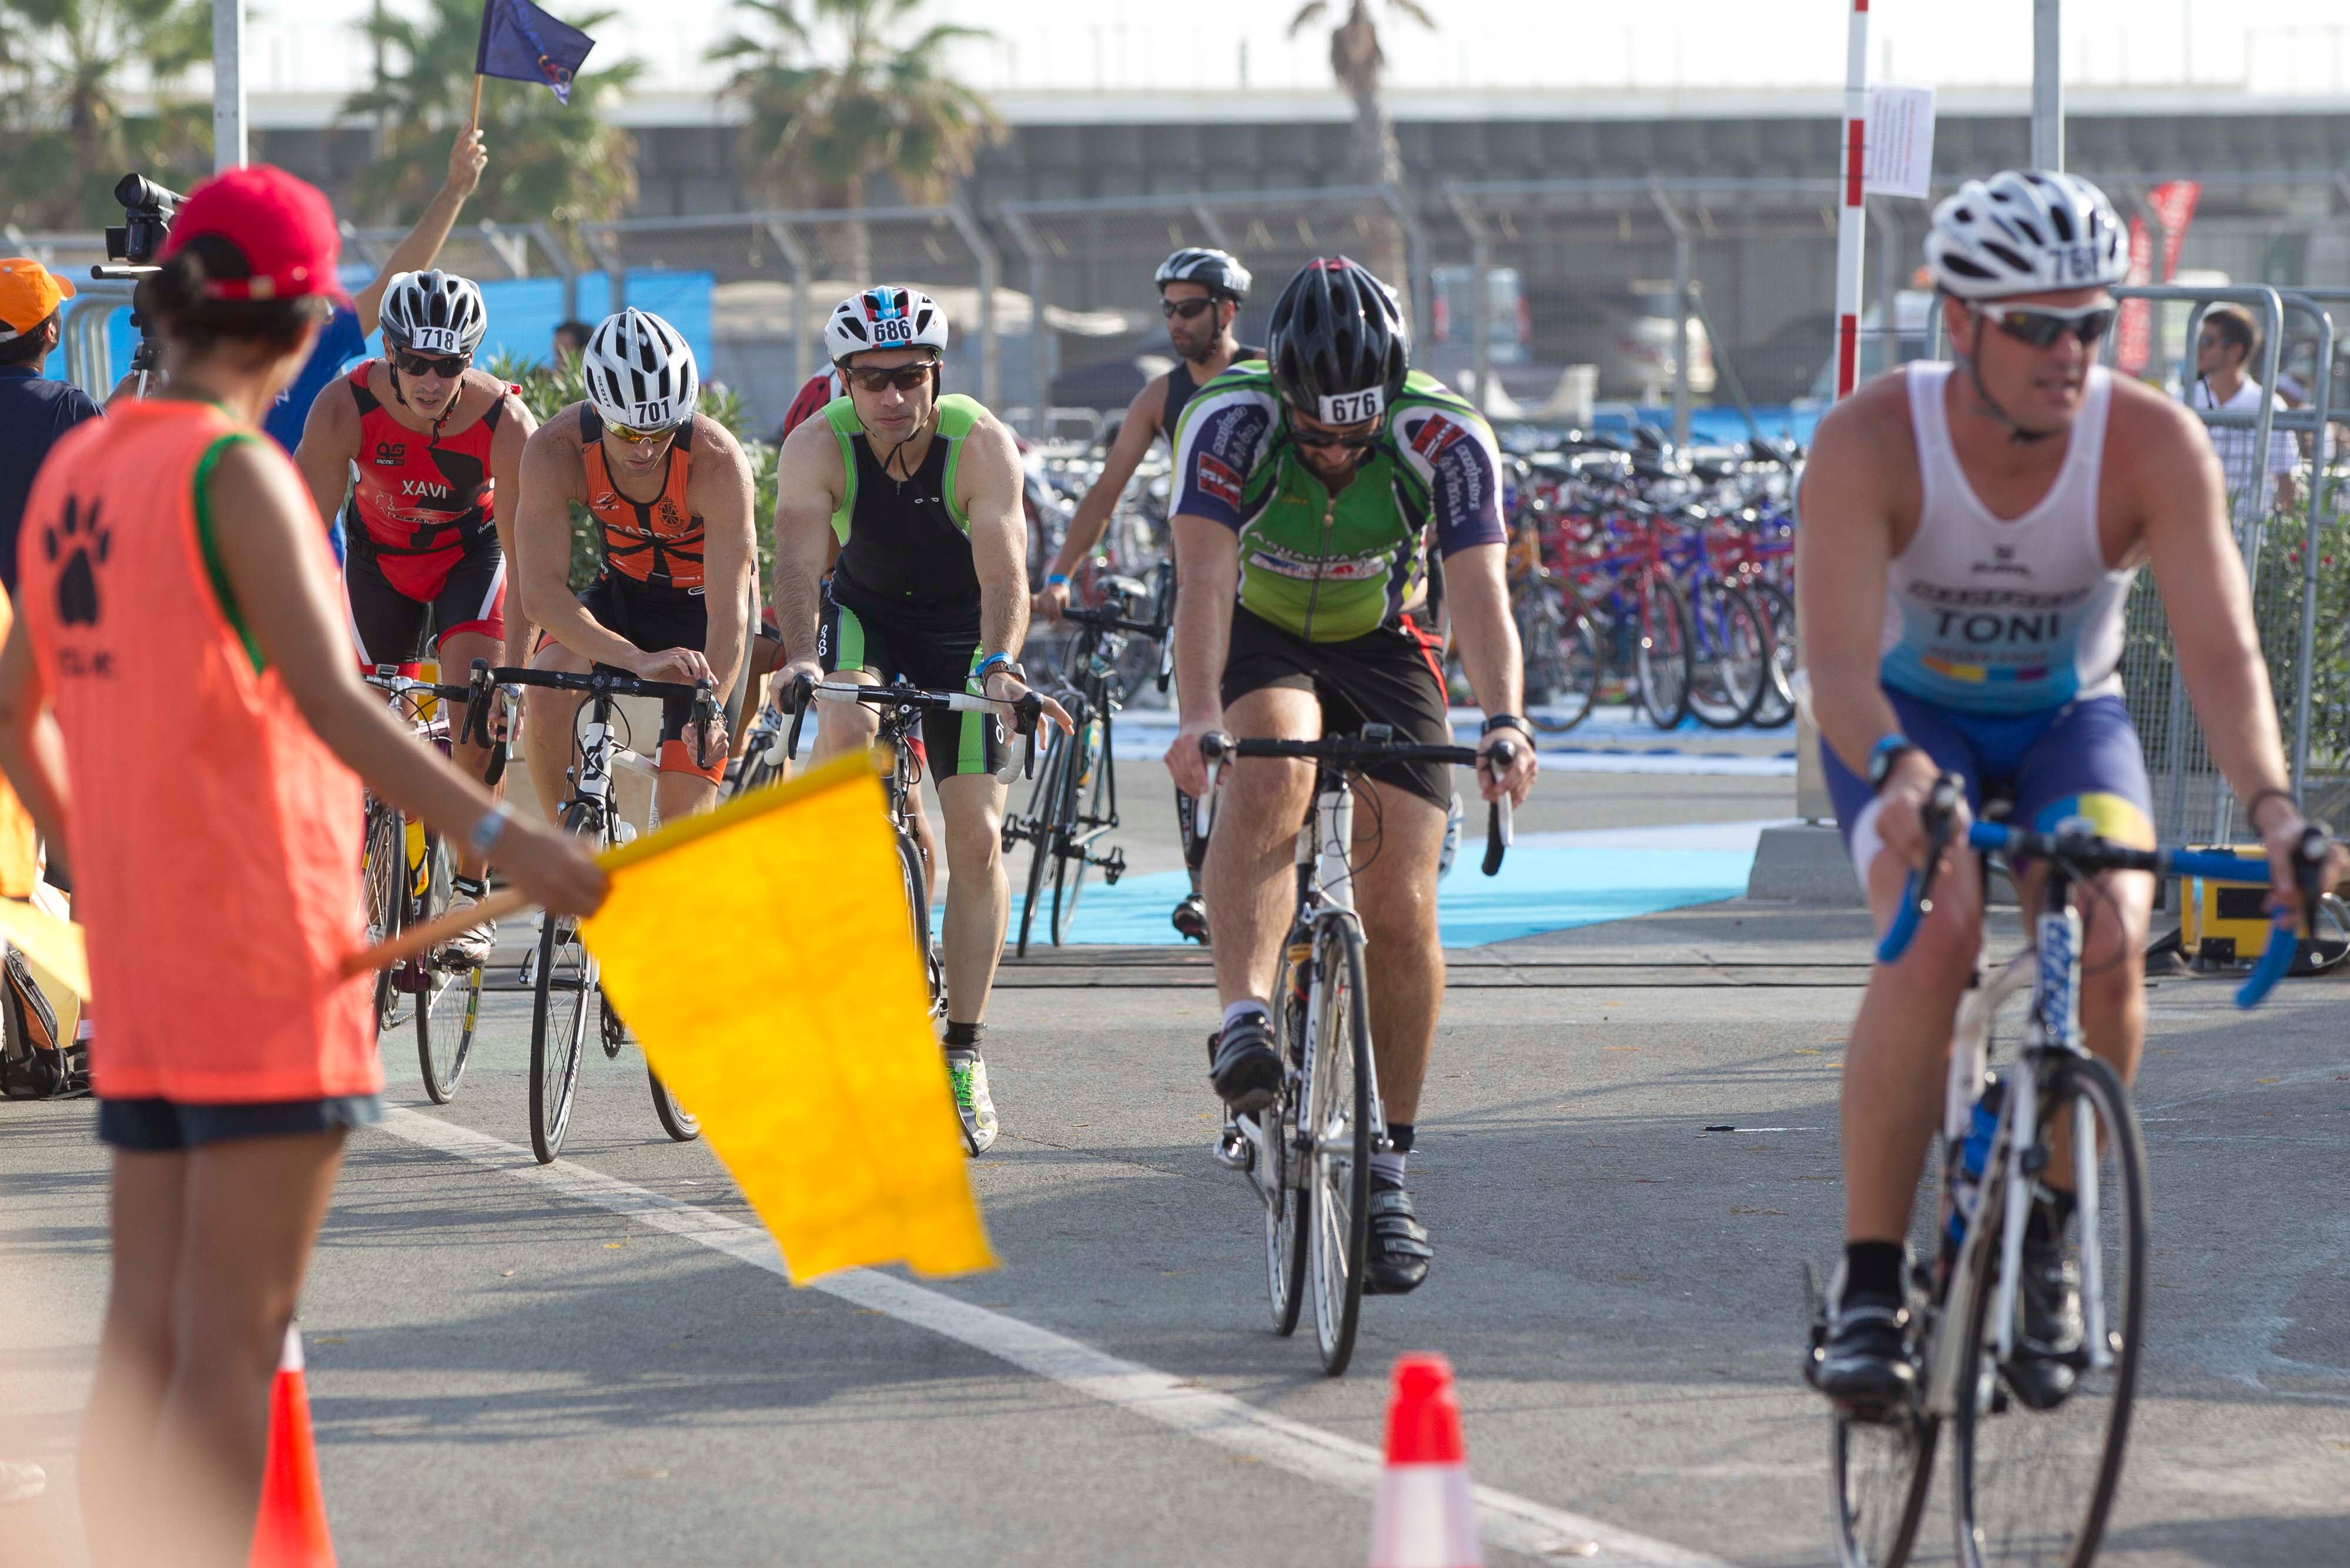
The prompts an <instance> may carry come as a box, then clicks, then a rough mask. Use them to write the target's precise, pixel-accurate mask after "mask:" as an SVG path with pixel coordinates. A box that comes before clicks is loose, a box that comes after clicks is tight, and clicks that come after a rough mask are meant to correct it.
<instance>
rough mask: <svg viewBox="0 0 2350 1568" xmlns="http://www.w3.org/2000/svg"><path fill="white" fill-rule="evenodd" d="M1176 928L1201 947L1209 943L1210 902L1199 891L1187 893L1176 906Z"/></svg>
mask: <svg viewBox="0 0 2350 1568" xmlns="http://www.w3.org/2000/svg"><path fill="white" fill-rule="evenodd" d="M1174 919H1175V929H1176V931H1177V933H1178V934H1179V935H1181V936H1184V937H1188V938H1190V939H1191V940H1192V941H1195V942H1197V943H1199V944H1200V945H1201V947H1206V946H1207V945H1208V903H1207V900H1206V899H1204V898H1201V897H1200V895H1199V894H1197V893H1186V894H1185V895H1184V896H1183V901H1182V902H1181V903H1180V904H1178V905H1176V906H1175V915H1174Z"/></svg>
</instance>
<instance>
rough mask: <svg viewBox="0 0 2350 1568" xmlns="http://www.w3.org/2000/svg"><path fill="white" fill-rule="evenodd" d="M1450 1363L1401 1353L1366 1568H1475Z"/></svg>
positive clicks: (1480, 1557) (1472, 1516) (1477, 1555)
mask: <svg viewBox="0 0 2350 1568" xmlns="http://www.w3.org/2000/svg"><path fill="white" fill-rule="evenodd" d="M1484 1561H1485V1557H1484V1553H1483V1552H1482V1550H1481V1549H1480V1548H1479V1546H1478V1544H1477V1508H1476V1504H1475V1503H1474V1502H1473V1501H1471V1499H1470V1495H1469V1459H1468V1455H1467V1453H1466V1451H1465V1450H1464V1449H1463V1448H1462V1446H1461V1407H1460V1405H1459V1403H1458V1402H1456V1401H1455V1400H1454V1399H1453V1397H1452V1364H1451V1362H1449V1361H1447V1360H1445V1359H1444V1357H1442V1356H1440V1355H1406V1356H1401V1357H1399V1358H1398V1359H1397V1361H1396V1364H1395V1383H1394V1391H1393V1393H1392V1395H1391V1396H1390V1397H1389V1398H1388V1464H1387V1470H1386V1472H1385V1473H1384V1474H1382V1475H1381V1476H1380V1477H1379V1493H1378V1501H1377V1502H1376V1503H1374V1504H1373V1506H1372V1509H1371V1557H1370V1568H1482V1564H1483V1563H1484Z"/></svg>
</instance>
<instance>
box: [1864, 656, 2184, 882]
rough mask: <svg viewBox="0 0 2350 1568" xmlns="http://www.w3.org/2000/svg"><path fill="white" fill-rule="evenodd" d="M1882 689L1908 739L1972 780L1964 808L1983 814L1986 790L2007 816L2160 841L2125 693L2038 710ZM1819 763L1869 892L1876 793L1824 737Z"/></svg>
mask: <svg viewBox="0 0 2350 1568" xmlns="http://www.w3.org/2000/svg"><path fill="white" fill-rule="evenodd" d="M1883 690H1884V691H1885V698H1886V701H1888V702H1890V703H1892V704H1893V711H1894V713H1895V714H1896V715H1897V716H1898V718H1899V719H1900V721H1901V732H1902V734H1904V735H1906V736H1908V739H1909V742H1910V743H1911V744H1912V745H1915V746H1918V747H1919V748H1921V749H1923V750H1924V752H1925V753H1926V754H1927V755H1928V756H1929V757H1931V758H1933V759H1934V761H1935V762H1936V763H1938V764H1939V766H1940V767H1941V768H1942V770H1943V771H1944V772H1945V773H1953V774H1958V775H1959V776H1960V778H1962V779H1964V780H1965V781H1966V786H1967V807H1968V809H1969V810H1970V811H1971V812H1972V813H1973V814H1974V815H1975V817H1976V818H1977V820H1981V816H1982V809H1983V796H1984V792H1985V791H1987V790H1988V791H1990V792H1991V793H1993V794H1998V795H1999V796H2001V797H2002V798H2003V799H2006V800H2007V801H2009V802H2010V803H2011V804H2010V805H2009V809H2008V820H2009V821H2010V822H2012V823H2014V824H2016V825H2017V826H2022V827H2029V828H2031V829H2033V831H2035V832H2040V833H2045V832H2048V831H2050V830H2052V829H2053V828H2054V827H2055V826H2056V825H2057V824H2058V823H2060V822H2063V821H2064V819H2066V818H2067V817H2074V816H2080V817H2086V818H2087V819H2088V820H2089V821H2090V822H2091V823H2092V824H2094V825H2095V827H2096V830H2097V831H2098V832H2099V833H2100V834H2103V835H2104V836H2106V837H2107V838H2110V839H2113V840H2114V841H2115V842H2116V843H2118V844H2126V845H2130V846H2134V847H2137V848H2140V849H2151V848H2153V847H2154V792H2153V790H2152V788H2151V787H2149V786H2148V784H2147V778H2146V756H2145V753H2143V752H2142V751H2141V750H2140V749H2139V746H2138V739H2137V729H2136V728H2135V727H2133V726H2132V725H2131V723H2130V716H2129V709H2128V708H2127V707H2126V706H2125V705H2124V704H2123V702H2122V700H2121V699H2120V698H2119V697H2116V696H2113V695H2110V694H2108V695H2106V696H2100V697H2083V698H2077V699H2075V700H2074V701H2070V702H2067V703H2064V705H2062V706H2061V707H2056V708H2045V709H2043V710H2041V711H2039V712H2037V713H2002V714H1991V713H1959V712H1953V711H1950V709H1948V708H1941V707H1937V706H1936V705H1935V704H1933V703H1931V702H1929V701H1926V700H1925V699H1924V698H1922V697H1913V696H1911V695H1909V694H1908V692H1906V691H1894V690H1893V689H1892V688H1891V687H1889V686H1888V687H1886V688H1884V689H1883ZM1820 762H1821V764H1822V766H1823V768H1824V769H1825V772H1826V774H1827V785H1828V797H1829V798H1830V799H1831V800H1833V801H1834V802H1835V814H1836V826H1837V828H1838V830H1840V831H1841V832H1842V833H1843V835H1844V843H1845V848H1846V850H1847V851H1848V852H1849V853H1850V854H1851V856H1852V865H1853V869H1854V870H1855V871H1856V872H1857V873H1859V876H1860V884H1861V886H1862V888H1866V887H1867V886H1868V867H1869V866H1870V864H1871V863H1872V862H1874V861H1875V860H1876V858H1877V851H1878V850H1880V849H1881V848H1883V847H1884V844H1883V841H1882V840H1880V839H1879V838H1878V837H1877V794H1876V792H1875V791H1873V790H1871V789H1870V788H1869V787H1868V781H1867V780H1866V779H1864V778H1862V777H1860V776H1859V775H1858V774H1855V773H1854V772H1853V771H1852V770H1851V769H1850V768H1847V767H1846V766H1845V765H1844V763H1842V762H1841V761H1839V760H1838V759H1837V757H1836V754H1835V752H1834V751H1833V750H1832V749H1830V747H1829V746H1828V745H1827V743H1826V742H1825V741H1823V742H1821V743H1820Z"/></svg>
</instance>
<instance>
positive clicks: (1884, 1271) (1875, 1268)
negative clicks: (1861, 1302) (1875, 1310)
mask: <svg viewBox="0 0 2350 1568" xmlns="http://www.w3.org/2000/svg"><path fill="white" fill-rule="evenodd" d="M1863 1296H1866V1297H1868V1298H1869V1299H1871V1300H1873V1301H1878V1302H1887V1303H1894V1302H1898V1301H1900V1299H1901V1243H1900V1242H1898V1241H1852V1242H1847V1243H1846V1246H1845V1250H1844V1299H1845V1300H1846V1301H1848V1302H1849V1301H1856V1300H1858V1299H1859V1298H1861V1297H1863Z"/></svg>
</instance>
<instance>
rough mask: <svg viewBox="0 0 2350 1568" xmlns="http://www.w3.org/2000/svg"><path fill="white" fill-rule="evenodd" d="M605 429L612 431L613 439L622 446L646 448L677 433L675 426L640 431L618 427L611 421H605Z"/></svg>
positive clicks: (627, 427) (623, 426)
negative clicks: (651, 443)
mask: <svg viewBox="0 0 2350 1568" xmlns="http://www.w3.org/2000/svg"><path fill="white" fill-rule="evenodd" d="M604 428H605V429H606V430H607V431H610V432H611V436H612V439H613V440H614V441H619V443H620V444H621V445H622V446H645V445H647V444H649V443H650V442H653V441H660V440H663V439H665V438H666V437H669V436H671V435H674V434H675V433H677V426H675V425H661V426H660V427H658V428H657V429H654V430H649V431H640V430H632V429H630V428H629V426H627V425H616V424H614V423H613V422H612V421H609V420H606V421H604Z"/></svg>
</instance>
